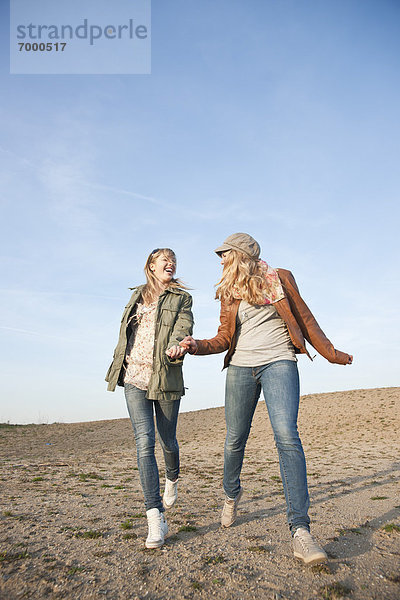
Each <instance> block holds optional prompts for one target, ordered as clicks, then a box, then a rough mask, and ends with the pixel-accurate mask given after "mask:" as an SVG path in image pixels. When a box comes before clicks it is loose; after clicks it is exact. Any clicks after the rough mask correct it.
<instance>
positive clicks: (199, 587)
mask: <svg viewBox="0 0 400 600" xmlns="http://www.w3.org/2000/svg"><path fill="white" fill-rule="evenodd" d="M190 585H191V587H192V588H193V589H194V590H202V589H203V586H202V585H201V583H200V582H199V581H192V583H191V584H190Z"/></svg>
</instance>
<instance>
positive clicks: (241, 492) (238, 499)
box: [221, 488, 243, 529]
mask: <svg viewBox="0 0 400 600" xmlns="http://www.w3.org/2000/svg"><path fill="white" fill-rule="evenodd" d="M242 496H243V488H240V492H239V493H238V495H237V496H236V498H235V500H236V502H237V505H239V502H240V499H241V497H242ZM221 518H222V517H221ZM236 519H237V506H236V517H235V518H234V519H233V521H231V522H230V523H229V525H223V524H222V522H221V527H223V528H224V529H228V527H231V526H232V525H233V524H234V523H235V522H236Z"/></svg>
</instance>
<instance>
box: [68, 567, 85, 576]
mask: <svg viewBox="0 0 400 600" xmlns="http://www.w3.org/2000/svg"><path fill="white" fill-rule="evenodd" d="M84 570H85V567H71V568H70V569H69V570H68V572H67V574H68V575H75V573H82V571H84Z"/></svg>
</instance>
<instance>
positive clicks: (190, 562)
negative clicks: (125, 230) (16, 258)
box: [0, 388, 400, 600]
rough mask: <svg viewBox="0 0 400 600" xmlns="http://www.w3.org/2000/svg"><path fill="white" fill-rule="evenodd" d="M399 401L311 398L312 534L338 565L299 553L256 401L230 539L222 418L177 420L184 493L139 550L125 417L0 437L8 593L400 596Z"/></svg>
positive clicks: (213, 413)
mask: <svg viewBox="0 0 400 600" xmlns="http://www.w3.org/2000/svg"><path fill="white" fill-rule="evenodd" d="M399 399H400V388H385V389H373V390H354V391H349V392H337V393H329V394H317V395H309V396H304V397H303V398H302V403H301V411H300V418H299V428H300V432H301V436H302V440H303V444H304V448H305V451H306V457H307V464H308V473H309V487H310V494H311V511H310V516H311V519H312V532H313V533H314V535H315V536H316V537H317V538H318V539H319V540H320V541H321V543H322V544H323V545H324V547H325V549H326V551H327V553H328V556H329V562H328V563H327V565H325V566H319V567H312V568H308V567H305V566H303V565H302V564H301V563H299V562H298V561H296V559H294V558H293V555H292V548H291V542H290V536H289V533H288V529H287V526H286V521H285V514H284V510H285V506H284V498H283V492H282V484H281V482H280V478H279V468H278V461H277V453H276V449H275V447H274V442H273V437H272V433H271V428H270V425H269V421H268V418H267V414H266V408H265V405H264V404H263V403H262V402H260V403H259V405H258V408H257V412H256V415H255V418H254V422H253V428H252V431H251V434H250V440H249V442H248V446H247V452H246V458H245V464H244V468H243V473H242V485H243V487H244V490H245V495H244V496H243V500H242V502H241V505H240V512H239V518H238V520H237V522H236V523H235V525H234V526H233V527H231V528H230V529H222V528H221V527H220V523H219V517H220V510H221V506H222V502H223V492H222V487H221V475H222V461H223V442H224V435H225V426H224V414H223V409H222V408H216V409H209V410H204V411H198V412H192V413H184V414H182V415H181V416H180V421H179V436H178V437H179V441H180V447H181V464H182V473H181V479H180V484H179V498H178V503H177V505H176V507H174V508H173V509H171V510H170V511H168V513H167V518H168V524H169V528H170V534H169V536H168V538H167V541H166V544H165V546H164V547H163V548H162V549H161V550H145V548H144V540H145V537H146V534H147V525H146V519H145V511H144V506H143V501H142V493H141V488H140V485H139V481H138V472H137V468H136V457H135V444H134V440H133V434H132V431H131V426H130V422H129V421H128V420H127V419H120V420H115V421H98V422H91V423H74V424H53V425H28V426H2V427H1V429H0V454H1V458H2V470H1V488H2V507H1V517H0V518H1V533H0V569H1V582H0V598H1V599H7V600H14V599H17V598H35V599H42V598H71V599H97V598H108V599H116V600H117V599H132V600H133V599H139V598H140V599H142V598H146V599H154V600H156V599H180V598H199V599H200V598H212V597H215V598H221V599H252V598H266V599H271V600H272V599H274V600H279V599H289V598H290V599H295V600H302V599H314V598H316V599H333V598H342V597H345V598H352V599H354V600H356V599H363V600H364V599H374V600H384V599H391V600H394V599H399V598H400V569H399V565H400V494H399V475H400V469H399V466H400V465H399V452H398V450H399V442H398V439H399V434H398V417H399ZM157 456H158V460H159V465H161V466H162V460H161V455H160V450H159V448H158V450H157ZM162 470H163V469H161V471H162ZM162 481H163V478H162Z"/></svg>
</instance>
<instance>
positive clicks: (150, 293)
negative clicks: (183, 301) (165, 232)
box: [142, 248, 189, 304]
mask: <svg viewBox="0 0 400 600" xmlns="http://www.w3.org/2000/svg"><path fill="white" fill-rule="evenodd" d="M159 256H166V257H167V258H169V259H170V260H171V261H172V262H173V263H174V264H175V266H176V255H175V252H174V251H173V250H171V248H156V249H155V250H153V251H152V252H151V253H150V254H149V256H148V257H147V260H146V264H145V265H144V273H145V275H146V284H145V286H144V288H143V290H142V299H143V302H144V303H145V304H151V302H154V300H156V298H158V296H159V295H160V293H161V291H162V286H161V285H160V282H159V281H158V279H157V278H156V276H155V275H154V273H153V271H152V270H151V269H150V265H151V264H152V263H153V262H154V261H155V260H156V259H157V258H158V257H159ZM168 287H173V288H181V289H184V290H187V289H189V288H187V287H186V286H185V284H184V283H183V282H182V281H181V280H180V279H175V278H172V279H171V281H170V283H169V284H168Z"/></svg>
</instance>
